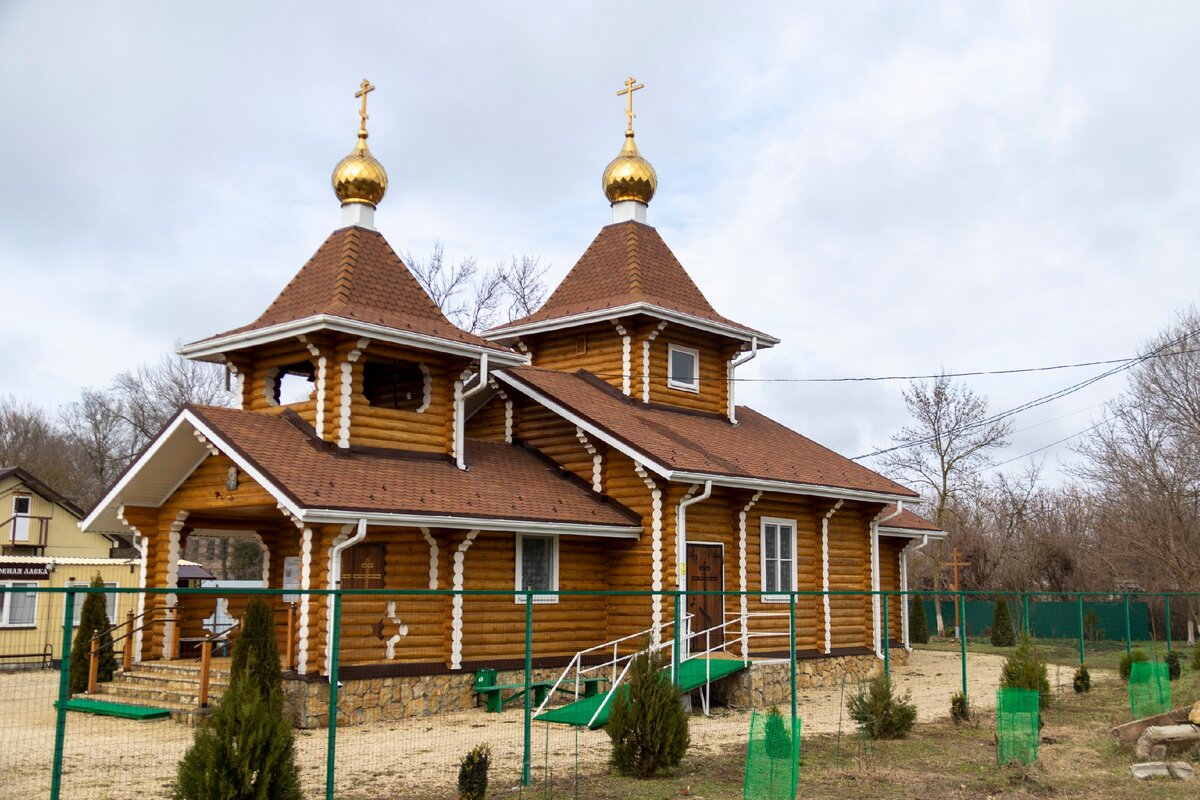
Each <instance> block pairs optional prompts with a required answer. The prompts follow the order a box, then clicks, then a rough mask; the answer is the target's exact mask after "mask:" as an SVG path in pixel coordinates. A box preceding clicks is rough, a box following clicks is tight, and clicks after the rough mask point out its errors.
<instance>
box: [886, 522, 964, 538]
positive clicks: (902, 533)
mask: <svg viewBox="0 0 1200 800" xmlns="http://www.w3.org/2000/svg"><path fill="white" fill-rule="evenodd" d="M879 535H880V536H892V537H903V538H906V539H920V538H921V537H922V536H928V537H929V538H930V539H945V538H946V536H947V533H946V532H945V531H926V530H918V529H917V528H885V527H883V526H882V525H880V526H879Z"/></svg>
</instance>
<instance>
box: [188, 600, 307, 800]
mask: <svg viewBox="0 0 1200 800" xmlns="http://www.w3.org/2000/svg"><path fill="white" fill-rule="evenodd" d="M279 671H280V666H279V651H278V647H277V645H276V644H275V621H274V619H273V618H272V616H271V610H270V607H269V606H267V604H266V603H264V602H263V601H262V600H259V599H255V600H252V601H250V603H249V605H248V606H247V607H246V614H245V617H244V618H243V620H242V628H241V630H240V631H239V636H238V638H237V642H236V643H235V645H234V651H233V665H232V666H231V668H230V677H229V689H228V690H226V692H225V695H224V696H223V697H222V698H221V701H220V703H218V704H217V708H216V710H215V711H214V712H213V715H212V719H211V721H210V722H209V724H208V725H207V726H204V727H200V728H197V729H196V734H195V738H194V739H193V741H192V746H191V747H190V748H189V749H188V751H187V752H186V753H185V754H184V756H183V760H182V761H180V762H179V769H178V772H177V774H176V782H175V787H174V791H173V793H172V794H173V797H174V798H175V800H214V798H221V800H260V799H261V800H266V798H270V800H301V793H300V775H299V771H298V770H297V768H296V748H295V741H294V739H293V733H292V723H291V720H290V719H289V718H288V717H287V716H286V715H285V714H284V704H283V691H282V689H281V688H280V678H279Z"/></svg>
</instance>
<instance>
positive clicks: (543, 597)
mask: <svg viewBox="0 0 1200 800" xmlns="http://www.w3.org/2000/svg"><path fill="white" fill-rule="evenodd" d="M526 538H530V539H549V540H550V541H551V545H552V546H551V550H550V591H552V592H557V591H558V539H559V537H557V536H532V535H529V536H527V534H523V533H518V534H517V545H516V562H515V563H514V565H513V588H514V589H515V590H516V591H518V592H523V591H525V587H524V586H522V585H521V578H522V577H523V576H522V574H521V564H522V558H523V556H524V552H523V549H522V543H523V542H524V540H525V539H526ZM513 602H514V603H516V604H517V605H525V595H523V594H518V595H515V596H514V597H513ZM533 602H534V604H535V605H538V604H542V603H557V602H558V595H557V594H535V595H534V596H533Z"/></svg>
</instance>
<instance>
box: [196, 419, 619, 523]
mask: <svg viewBox="0 0 1200 800" xmlns="http://www.w3.org/2000/svg"><path fill="white" fill-rule="evenodd" d="M190 410H191V411H192V412H193V413H194V414H196V415H197V416H198V417H199V418H200V419H201V420H203V422H204V423H206V424H207V425H209V426H210V427H211V428H212V429H213V432H214V434H216V435H217V436H218V437H219V438H220V439H222V440H223V441H224V442H226V443H227V444H228V445H229V446H230V447H232V448H233V449H234V450H236V451H237V452H238V453H240V454H241V455H242V456H243V457H244V458H246V459H247V460H248V461H250V462H251V463H253V464H254V465H255V466H256V467H257V468H258V469H259V470H261V471H262V473H263V474H264V475H265V476H267V478H268V480H270V481H271V482H272V483H274V484H275V485H276V486H277V487H279V488H280V489H281V490H282V491H283V492H285V493H286V494H287V495H289V496H290V497H291V498H292V500H293V501H294V502H296V503H297V504H298V505H300V506H301V507H303V508H308V509H328V510H345V511H374V512H385V513H397V514H429V515H452V516H456V517H478V518H487V519H511V520H523V521H534V522H557V523H564V524H578V525H620V526H626V527H629V526H633V527H638V526H640V524H641V522H640V520H638V519H637V518H636V517H635V516H633V515H632V514H631V513H630V512H629V511H628V509H625V508H624V507H623V506H621V505H619V504H617V503H614V502H612V501H606V500H602V499H601V498H600V497H599V496H598V495H595V494H594V493H592V492H590V491H589V490H588V489H586V488H584V487H583V486H581V485H579V484H578V483H575V482H574V481H572V480H569V479H568V478H565V477H563V473H562V471H561V470H559V469H557V468H555V467H554V466H552V465H550V464H548V463H547V462H545V461H543V460H542V459H540V458H538V457H537V456H535V455H533V454H532V453H530V452H528V451H526V450H524V449H523V448H520V447H517V446H514V445H506V444H494V443H490V442H467V446H466V447H467V449H466V460H467V464H468V465H469V466H470V469H469V470H466V471H464V470H460V469H458V467H456V466H455V465H454V464H453V463H451V462H450V461H449V460H448V459H430V458H420V457H410V456H406V455H405V454H403V453H401V452H399V451H398V452H397V453H396V454H395V455H392V454H387V455H381V454H375V453H362V452H346V451H338V450H337V449H336V448H330V447H329V445H327V444H325V443H322V442H319V441H316V440H315V439H314V438H313V437H312V436H310V435H309V434H308V433H306V432H305V431H304V430H302V429H301V427H299V426H298V425H297V424H295V423H293V422H292V421H290V420H288V419H286V418H284V417H281V416H274V415H267V414H261V413H257V412H253V411H239V410H235V409H229V408H215V407H211V406H191V407H190Z"/></svg>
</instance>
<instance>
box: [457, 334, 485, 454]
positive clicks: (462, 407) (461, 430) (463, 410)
mask: <svg viewBox="0 0 1200 800" xmlns="http://www.w3.org/2000/svg"><path fill="white" fill-rule="evenodd" d="M487 382H488V354H487V351H486V350H483V351H481V352H480V353H479V380H478V381H477V382H476V383H475V385H474V386H472V387H471V388H470V389H468V390H466V391H464V392H463V393H462V396H461V397H459V398H458V408H457V409H456V413H455V415H454V422H455V425H454V460H455V463H457V464H458V468H459V469H466V468H467V462H466V454H465V453H464V452H463V451H464V450H465V446H464V443H463V440H464V439H465V438H466V435H467V433H466V432H467V419H466V418H467V398H470V397H474V396H475V395H477V394H479V393H480V392H481V391H483V389H484V387H485V386H487Z"/></svg>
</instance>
